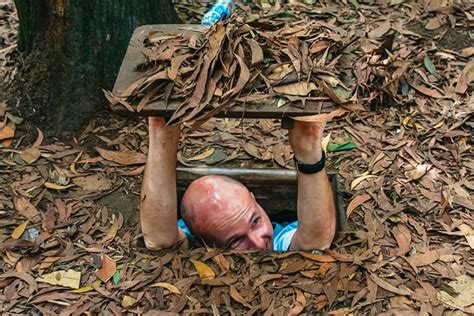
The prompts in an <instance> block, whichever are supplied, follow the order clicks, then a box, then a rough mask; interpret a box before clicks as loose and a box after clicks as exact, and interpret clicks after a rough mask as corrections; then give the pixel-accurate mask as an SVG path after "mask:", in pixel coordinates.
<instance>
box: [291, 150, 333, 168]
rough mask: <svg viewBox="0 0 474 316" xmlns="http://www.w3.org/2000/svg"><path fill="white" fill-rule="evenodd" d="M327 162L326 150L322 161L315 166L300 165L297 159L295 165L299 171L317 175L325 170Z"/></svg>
mask: <svg viewBox="0 0 474 316" xmlns="http://www.w3.org/2000/svg"><path fill="white" fill-rule="evenodd" d="M325 162H326V154H325V153H324V150H323V151H322V155H321V160H320V161H318V162H317V163H315V164H313V165H307V164H304V163H299V162H298V160H296V157H295V165H296V166H297V168H298V170H299V171H300V172H302V173H306V174H315V173H318V172H320V171H321V170H323V169H324V166H325Z"/></svg>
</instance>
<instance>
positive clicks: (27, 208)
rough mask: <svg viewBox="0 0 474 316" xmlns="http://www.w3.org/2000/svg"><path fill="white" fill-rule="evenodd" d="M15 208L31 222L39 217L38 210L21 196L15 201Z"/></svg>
mask: <svg viewBox="0 0 474 316" xmlns="http://www.w3.org/2000/svg"><path fill="white" fill-rule="evenodd" d="M15 208H16V210H17V211H18V212H19V213H20V214H21V215H23V216H25V217H26V218H28V219H29V220H32V219H33V218H35V217H36V216H37V215H38V210H37V209H36V207H35V206H34V205H33V204H31V203H30V201H28V200H27V199H25V198H24V197H22V196H19V197H18V198H16V199H15Z"/></svg>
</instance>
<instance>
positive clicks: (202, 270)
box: [191, 259, 216, 279]
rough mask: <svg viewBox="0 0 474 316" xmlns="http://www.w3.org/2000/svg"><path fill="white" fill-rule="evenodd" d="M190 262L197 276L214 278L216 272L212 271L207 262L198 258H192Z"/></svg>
mask: <svg viewBox="0 0 474 316" xmlns="http://www.w3.org/2000/svg"><path fill="white" fill-rule="evenodd" d="M191 262H192V263H193V265H194V267H195V268H196V270H197V272H198V274H199V277H200V278H201V279H214V277H215V276H216V274H215V273H214V271H213V270H212V269H211V267H209V266H208V265H207V264H205V263H204V262H202V261H199V260H193V259H191Z"/></svg>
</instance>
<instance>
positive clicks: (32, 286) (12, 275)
mask: <svg viewBox="0 0 474 316" xmlns="http://www.w3.org/2000/svg"><path fill="white" fill-rule="evenodd" d="M7 278H18V279H21V280H23V281H25V282H26V283H28V285H29V288H28V292H27V293H26V294H27V295H28V296H31V295H32V294H33V292H35V291H37V290H38V283H36V280H35V279H34V278H33V277H32V276H31V275H29V274H28V273H26V272H6V273H4V274H0V280H3V279H7Z"/></svg>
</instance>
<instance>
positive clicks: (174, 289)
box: [150, 282, 181, 294]
mask: <svg viewBox="0 0 474 316" xmlns="http://www.w3.org/2000/svg"><path fill="white" fill-rule="evenodd" d="M150 287H162V288H164V289H167V290H168V291H170V292H171V293H173V294H181V291H180V290H179V289H178V288H177V287H176V286H174V285H172V284H170V283H166V282H157V283H153V284H152V285H150Z"/></svg>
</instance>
